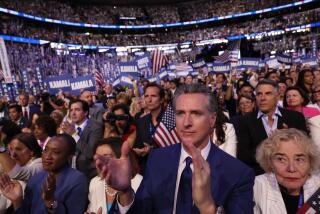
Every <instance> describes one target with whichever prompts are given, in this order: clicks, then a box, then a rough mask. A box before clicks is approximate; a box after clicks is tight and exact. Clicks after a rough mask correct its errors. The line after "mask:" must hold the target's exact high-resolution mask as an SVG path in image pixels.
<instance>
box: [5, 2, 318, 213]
mask: <svg viewBox="0 0 320 214" xmlns="http://www.w3.org/2000/svg"><path fill="white" fill-rule="evenodd" d="M288 2H289V1H287V0H281V1H265V0H259V1H258V2H257V1H254V2H253V1H252V0H232V1H228V5H226V2H225V1H201V2H200V1H199V2H198V1H195V2H187V3H179V4H177V5H175V4H174V5H167V6H166V5H165V6H150V7H149V6H148V7H147V6H146V7H142V6H140V7H138V6H137V7H111V6H101V7H98V6H92V5H80V6H79V4H72V3H69V2H62V1H51V0H50V1H43V0H35V1H30V0H27V1H18V0H12V1H8V0H3V1H1V3H0V6H1V7H7V8H11V9H16V10H19V11H23V12H26V13H30V14H33V15H38V16H43V17H50V18H57V19H63V20H68V21H76V22H88V23H101V24H107V23H108V24H112V23H116V24H119V23H120V22H122V21H121V20H120V19H119V18H120V17H121V16H127V17H136V18H137V19H136V20H135V21H134V20H133V21H132V20H131V21H128V20H127V21H124V23H130V24H145V23H162V22H166V23H172V22H177V21H186V20H194V19H202V18H209V17H212V16H217V15H228V14H233V13H238V12H245V11H249V10H256V9H261V8H266V7H270V6H276V5H281V4H285V3H288ZM203 8H207V12H206V13H203ZM319 18H320V9H319V8H314V9H310V10H307V11H302V12H299V13H292V14H284V15H279V16H275V17H272V18H265V19H257V20H251V21H245V22H243V23H236V24H228V25H223V26H217V27H212V28H206V29H194V30H191V31H183V32H182V31H181V32H180V31H179V32H170V30H169V31H168V32H166V33H163V32H162V33H160V32H159V33H154V34H152V35H143V34H139V35H129V34H118V35H107V36H106V35H103V34H96V33H89V35H87V34H81V33H79V32H73V31H69V30H68V29H62V28H61V29H60V28H59V27H57V26H56V25H52V26H51V25H48V26H46V25H42V26H39V27H36V26H35V25H34V24H31V23H27V22H26V21H25V20H23V19H20V18H14V17H8V16H4V15H0V19H2V20H5V21H4V22H2V23H0V25H1V27H0V31H1V32H0V33H1V34H8V35H15V36H24V37H30V38H36V39H47V40H50V41H56V42H65V43H81V44H97V45H107V44H108V45H133V44H135V45H136V44H155V43H173V42H177V43H181V42H183V41H199V40H204V39H213V38H223V37H225V36H229V35H235V34H243V33H255V32H261V31H269V30H273V29H282V30H283V29H285V28H287V27H290V26H295V25H302V24H307V23H310V22H316V21H318V20H319ZM26 26H27V27H26ZM316 36H318V35H317V31H316V30H313V31H312V33H311V32H310V30H307V31H306V32H302V33H301V32H300V33H293V32H291V33H285V34H281V35H277V36H273V37H263V38H260V39H259V40H255V41H254V42H253V49H254V50H257V51H260V53H261V56H262V54H264V53H267V54H268V55H270V52H271V51H278V53H280V52H281V53H282V52H283V51H285V50H291V49H294V50H296V51H300V50H301V49H304V51H305V52H310V53H311V52H312V51H315V50H314V49H317V47H315V43H317V44H320V43H319V42H318V41H319V36H318V38H317V39H314V37H316ZM5 45H6V49H7V54H8V59H9V62H10V68H11V71H12V74H13V75H15V77H16V78H15V79H16V81H17V82H20V83H22V80H23V79H24V77H23V75H22V73H23V72H24V73H25V71H26V73H27V74H28V77H29V86H30V88H24V85H23V84H19V88H18V94H17V96H16V97H13V98H12V99H9V98H8V97H7V96H6V95H3V96H0V214H2V213H3V214H10V213H21V214H28V213H30V214H31V213H58V214H60V213H61V214H63V213H72V214H93V213H96V214H106V213H108V214H110V213H112V214H125V213H128V214H150V213H163V214H169V213H170V214H171V213H174V214H189V213H203V214H207V213H208V214H213V213H217V214H220V213H230V214H270V213H272V214H283V213H287V214H296V213H297V212H299V214H300V213H301V214H302V213H306V212H303V209H305V207H308V209H309V208H310V209H309V211H308V212H312V213H316V212H317V211H318V210H317V209H318V207H319V206H318V205H315V204H314V203H313V201H314V200H317V201H319V197H320V63H319V60H318V64H317V65H316V66H314V65H310V64H307V63H304V64H302V63H298V62H293V63H291V64H290V65H289V64H287V65H285V64H279V67H277V68H274V67H273V66H270V67H269V66H268V63H266V65H265V66H264V67H260V68H257V69H253V68H245V69H242V70H237V71H236V70H232V69H231V71H230V72H228V73H223V72H213V71H209V70H208V69H204V68H195V71H197V72H198V74H197V75H194V73H191V72H189V73H188V74H187V73H184V74H183V75H182V74H181V75H178V76H177V77H175V78H173V77H170V76H169V77H166V78H161V79H158V80H156V81H151V79H150V80H148V79H147V78H146V77H144V76H143V75H141V76H140V77H138V78H134V77H132V76H128V79H129V81H130V82H131V84H130V86H129V84H126V85H122V84H121V83H120V84H118V85H113V84H112V83H111V82H112V81H111V80H110V79H109V78H108V77H109V76H108V75H107V74H110V72H114V73H116V72H119V70H117V69H116V67H114V66H115V65H116V64H117V63H119V62H130V61H132V60H133V58H134V57H135V53H134V52H132V53H127V55H125V56H117V54H116V53H115V50H108V51H106V52H98V51H96V50H89V51H85V50H82V49H80V50H68V49H66V48H64V47H62V46H61V47H55V48H52V47H49V46H50V44H46V45H31V44H17V43H14V42H6V44H5ZM51 45H52V44H51ZM190 48H191V49H192V50H191V51H190V52H186V53H181V52H182V51H181V52H180V50H179V47H178V48H177V50H176V52H175V53H172V54H168V55H167V57H168V60H169V63H172V62H181V61H186V59H184V57H186V58H187V59H188V60H189V61H191V60H192V61H195V60H196V58H197V57H199V56H200V55H201V56H202V57H203V58H205V57H206V56H204V51H205V49H208V48H209V46H207V47H205V48H203V47H198V46H197V45H196V44H195V43H192V45H191V47H190ZM141 51H145V50H141ZM250 51H253V50H250ZM317 51H318V53H319V49H318V50H317ZM319 56H320V55H319ZM318 58H319V57H318ZM96 69H97V70H99V71H100V72H101V74H102V76H103V78H105V81H104V83H103V84H102V85H100V86H99V87H98V86H97V88H96V90H95V91H90V90H88V89H82V90H81V91H80V92H79V94H74V93H71V92H65V91H63V90H59V92H58V93H57V94H50V93H49V92H47V91H46V88H45V89H44V90H43V91H39V92H38V93H35V91H32V90H30V89H31V87H33V86H34V85H36V84H38V82H39V72H40V73H41V75H42V77H43V79H45V78H46V77H49V76H61V75H64V74H71V75H72V76H73V77H78V76H86V75H89V74H92V73H93V72H94V71H95V70H96ZM150 69H151V68H150ZM0 71H1V70H0ZM1 72H2V71H1ZM70 78H71V77H70ZM0 81H1V84H3V83H4V81H3V77H0ZM23 81H25V80H23ZM27 91H31V92H29V93H28V92H27ZM311 209H313V210H311Z"/></svg>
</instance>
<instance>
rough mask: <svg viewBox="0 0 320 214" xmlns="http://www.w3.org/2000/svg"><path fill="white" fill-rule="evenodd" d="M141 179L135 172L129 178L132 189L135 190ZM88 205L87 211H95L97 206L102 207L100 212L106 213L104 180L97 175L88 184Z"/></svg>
mask: <svg viewBox="0 0 320 214" xmlns="http://www.w3.org/2000/svg"><path fill="white" fill-rule="evenodd" d="M141 181H142V175H140V174H136V176H134V178H132V179H131V186H132V189H133V190H134V191H135V192H137V189H138V187H139V186H140V183H141ZM88 198H89V205H88V210H87V212H89V213H90V212H94V213H96V212H97V211H98V209H99V207H101V208H102V213H103V214H106V213H108V212H107V207H106V205H107V199H106V192H105V186H104V180H101V179H100V177H99V176H96V177H94V178H92V179H91V181H90V186H89V196H88Z"/></svg>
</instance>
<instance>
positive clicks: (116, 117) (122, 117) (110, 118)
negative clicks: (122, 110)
mask: <svg viewBox="0 0 320 214" xmlns="http://www.w3.org/2000/svg"><path fill="white" fill-rule="evenodd" d="M117 120H129V115H126V114H123V115H115V114H114V113H112V112H110V113H108V114H107V116H106V118H105V120H104V122H108V123H110V124H115V122H116V121H117Z"/></svg>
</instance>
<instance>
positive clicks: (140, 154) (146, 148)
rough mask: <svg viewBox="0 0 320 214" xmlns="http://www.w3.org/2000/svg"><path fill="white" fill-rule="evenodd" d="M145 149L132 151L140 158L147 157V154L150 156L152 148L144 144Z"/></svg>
mask: <svg viewBox="0 0 320 214" xmlns="http://www.w3.org/2000/svg"><path fill="white" fill-rule="evenodd" d="M143 144H144V147H143V148H141V149H139V148H133V149H132V150H133V151H134V152H135V153H136V154H137V155H138V156H142V157H143V156H145V155H147V154H149V152H150V151H151V146H150V145H149V144H147V143H143Z"/></svg>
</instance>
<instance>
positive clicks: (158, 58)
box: [152, 49, 168, 75]
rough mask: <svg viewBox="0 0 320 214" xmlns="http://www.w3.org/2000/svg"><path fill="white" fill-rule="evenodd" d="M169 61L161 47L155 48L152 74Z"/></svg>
mask: <svg viewBox="0 0 320 214" xmlns="http://www.w3.org/2000/svg"><path fill="white" fill-rule="evenodd" d="M167 63H168V59H167V57H166V56H165V55H163V54H162V52H161V50H160V49H155V50H154V51H153V53H152V75H155V74H156V73H158V72H159V71H160V68H162V67H164V66H165V65H166V64H167Z"/></svg>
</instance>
